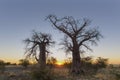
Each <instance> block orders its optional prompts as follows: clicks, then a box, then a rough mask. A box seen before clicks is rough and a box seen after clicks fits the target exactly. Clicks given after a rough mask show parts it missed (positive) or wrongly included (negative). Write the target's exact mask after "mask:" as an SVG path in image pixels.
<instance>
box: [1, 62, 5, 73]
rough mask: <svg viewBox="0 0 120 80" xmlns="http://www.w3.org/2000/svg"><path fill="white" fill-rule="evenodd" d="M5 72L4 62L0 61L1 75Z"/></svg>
mask: <svg viewBox="0 0 120 80" xmlns="http://www.w3.org/2000/svg"><path fill="white" fill-rule="evenodd" d="M4 71H5V62H4V61H3V60H0V72H1V73H3V72H4Z"/></svg>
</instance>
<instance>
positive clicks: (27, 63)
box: [19, 59, 30, 68]
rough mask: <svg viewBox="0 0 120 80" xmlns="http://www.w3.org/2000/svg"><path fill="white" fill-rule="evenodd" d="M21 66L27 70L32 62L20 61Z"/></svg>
mask: <svg viewBox="0 0 120 80" xmlns="http://www.w3.org/2000/svg"><path fill="white" fill-rule="evenodd" d="M19 62H20V63H19V64H20V65H22V66H23V67H24V68H27V67H28V65H29V64H30V62H29V61H28V60H27V59H21V60H19Z"/></svg>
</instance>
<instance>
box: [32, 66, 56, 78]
mask: <svg viewBox="0 0 120 80" xmlns="http://www.w3.org/2000/svg"><path fill="white" fill-rule="evenodd" d="M31 75H32V79H33V80H54V74H53V71H52V70H50V69H49V68H45V69H40V68H39V67H34V68H33V70H32V71H31Z"/></svg>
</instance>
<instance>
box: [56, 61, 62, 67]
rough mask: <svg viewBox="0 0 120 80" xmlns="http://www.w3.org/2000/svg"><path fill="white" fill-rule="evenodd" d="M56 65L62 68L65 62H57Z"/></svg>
mask: <svg viewBox="0 0 120 80" xmlns="http://www.w3.org/2000/svg"><path fill="white" fill-rule="evenodd" d="M56 64H57V65H58V66H62V65H63V64H64V62H63V61H57V62H56Z"/></svg>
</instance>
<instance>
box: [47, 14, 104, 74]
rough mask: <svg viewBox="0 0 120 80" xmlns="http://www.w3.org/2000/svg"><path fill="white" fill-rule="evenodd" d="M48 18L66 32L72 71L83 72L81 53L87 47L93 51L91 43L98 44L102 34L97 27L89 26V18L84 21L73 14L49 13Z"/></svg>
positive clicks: (64, 42) (56, 26) (57, 27)
mask: <svg viewBox="0 0 120 80" xmlns="http://www.w3.org/2000/svg"><path fill="white" fill-rule="evenodd" d="M47 19H48V20H49V21H50V22H51V23H52V25H53V27H55V28H56V29H58V30H59V31H61V32H62V33H64V36H65V37H64V40H63V42H62V43H61V44H62V45H64V49H65V50H66V52H71V53H72V67H71V71H72V73H75V74H79V73H80V72H81V70H80V69H81V55H80V54H81V53H83V52H86V49H88V50H90V51H92V49H91V48H90V47H89V44H91V45H93V44H94V45H96V44H97V41H98V40H100V38H101V37H102V35H101V34H100V32H99V31H98V29H97V28H88V26H89V24H90V22H91V21H90V20H89V19H83V21H80V20H76V19H74V18H73V17H72V16H66V17H63V18H58V17H56V16H55V15H49V16H48V17H47Z"/></svg>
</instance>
